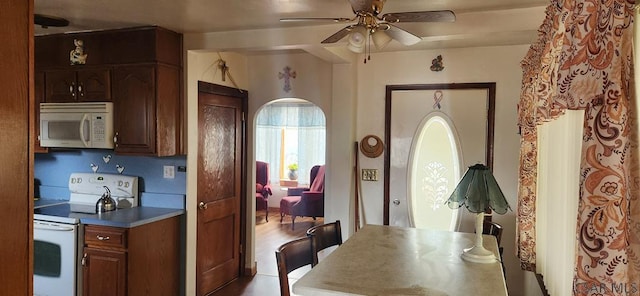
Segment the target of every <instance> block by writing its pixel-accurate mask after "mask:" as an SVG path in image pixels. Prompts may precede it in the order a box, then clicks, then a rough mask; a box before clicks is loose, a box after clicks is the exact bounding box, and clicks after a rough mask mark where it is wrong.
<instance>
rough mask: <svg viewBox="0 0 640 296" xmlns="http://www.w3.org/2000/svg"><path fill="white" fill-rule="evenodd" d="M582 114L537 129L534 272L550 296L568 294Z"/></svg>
mask: <svg viewBox="0 0 640 296" xmlns="http://www.w3.org/2000/svg"><path fill="white" fill-rule="evenodd" d="M583 118H584V111H582V110H579V111H574V110H567V111H566V114H564V115H562V116H560V117H559V118H557V119H555V120H552V121H550V122H545V123H544V124H542V125H540V126H539V127H538V198H537V200H536V202H537V205H536V238H537V239H536V272H537V273H539V274H542V276H543V277H544V282H545V286H546V288H547V290H548V291H549V295H554V296H555V295H558V296H562V295H572V287H573V270H574V266H575V264H574V262H575V254H576V237H577V235H576V225H577V222H576V221H577V217H578V199H579V182H580V180H579V178H580V160H581V148H582V128H583Z"/></svg>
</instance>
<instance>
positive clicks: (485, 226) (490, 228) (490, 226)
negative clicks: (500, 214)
mask: <svg viewBox="0 0 640 296" xmlns="http://www.w3.org/2000/svg"><path fill="white" fill-rule="evenodd" d="M482 234H490V235H493V236H495V237H496V240H497V241H498V246H500V239H501V238H502V225H500V224H498V223H496V222H493V221H484V222H483V223H482Z"/></svg>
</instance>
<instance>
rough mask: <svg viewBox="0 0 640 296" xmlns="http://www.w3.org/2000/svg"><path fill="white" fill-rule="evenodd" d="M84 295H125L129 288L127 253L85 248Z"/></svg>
mask: <svg viewBox="0 0 640 296" xmlns="http://www.w3.org/2000/svg"><path fill="white" fill-rule="evenodd" d="M82 260H83V270H82V277H83V282H82V295H83V296H124V295H126V289H127V282H126V281H127V276H126V275H127V253H126V252H125V251H111V250H103V249H94V248H89V247H86V248H84V258H83V259H82Z"/></svg>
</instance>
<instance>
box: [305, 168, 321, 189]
mask: <svg viewBox="0 0 640 296" xmlns="http://www.w3.org/2000/svg"><path fill="white" fill-rule="evenodd" d="M311 176H312V178H311V183H309V184H310V185H309V191H313V192H324V165H316V166H314V167H313V168H311Z"/></svg>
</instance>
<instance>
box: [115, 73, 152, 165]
mask: <svg viewBox="0 0 640 296" xmlns="http://www.w3.org/2000/svg"><path fill="white" fill-rule="evenodd" d="M155 73H156V72H155V66H153V65H148V66H145V65H142V66H126V67H117V68H115V69H113V76H112V78H113V109H114V132H115V136H116V147H115V151H116V153H123V154H139V155H143V154H146V155H152V154H155V152H156V113H155V110H156V84H155V79H156V75H155Z"/></svg>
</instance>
